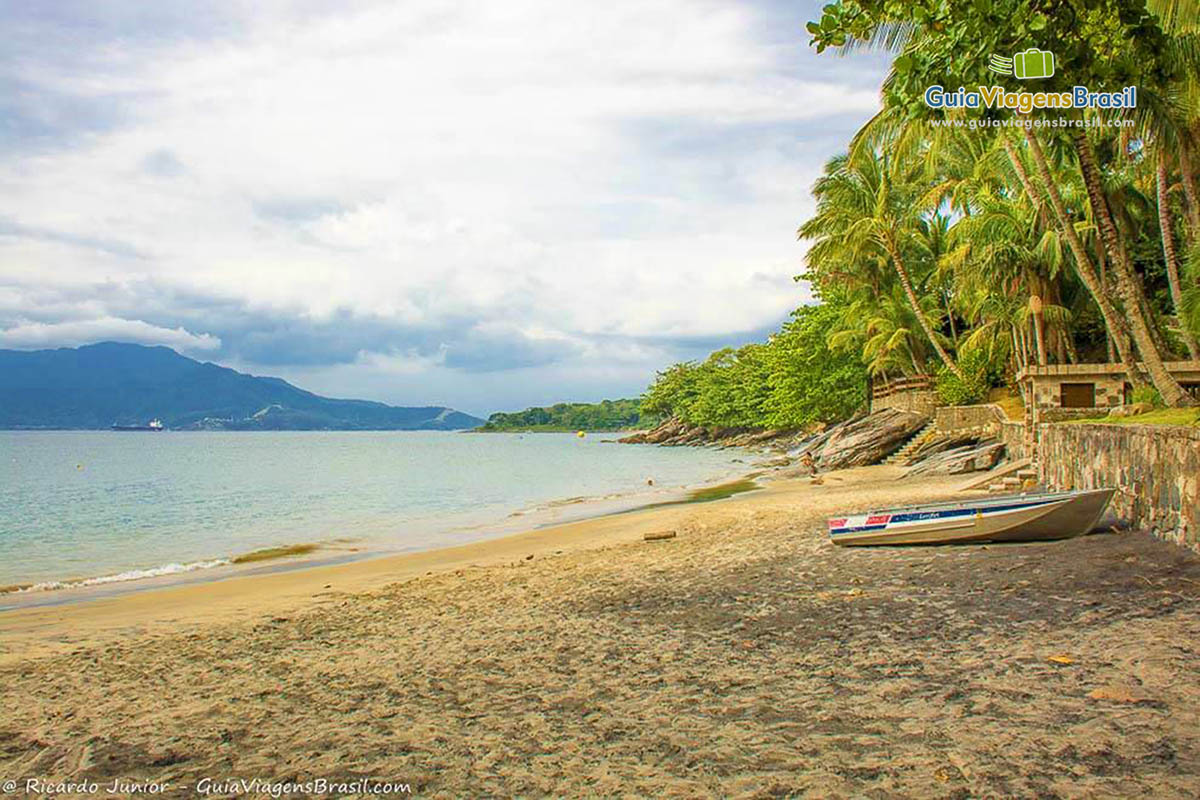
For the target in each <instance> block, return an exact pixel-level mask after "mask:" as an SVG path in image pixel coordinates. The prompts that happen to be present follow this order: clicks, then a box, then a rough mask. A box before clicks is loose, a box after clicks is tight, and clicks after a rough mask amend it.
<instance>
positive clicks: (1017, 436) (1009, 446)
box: [1000, 419, 1033, 461]
mask: <svg viewBox="0 0 1200 800" xmlns="http://www.w3.org/2000/svg"><path fill="white" fill-rule="evenodd" d="M1028 430H1029V429H1028V428H1026V427H1025V423H1024V422H1017V421H1015V420H1011V419H1006V420H1004V421H1003V422H1001V423H1000V441H1002V442H1004V451H1005V453H1007V454H1008V459H1009V460H1010V461H1019V460H1020V459H1023V458H1029V456H1030V454H1031V453H1032V452H1033V445H1032V443H1031V442H1030V440H1029V433H1028Z"/></svg>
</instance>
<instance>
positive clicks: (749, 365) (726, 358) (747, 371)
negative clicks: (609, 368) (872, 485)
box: [642, 304, 867, 428]
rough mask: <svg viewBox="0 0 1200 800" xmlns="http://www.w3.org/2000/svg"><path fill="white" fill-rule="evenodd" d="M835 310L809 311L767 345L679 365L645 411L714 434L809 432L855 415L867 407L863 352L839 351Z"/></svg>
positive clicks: (662, 377)
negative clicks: (833, 336) (831, 335)
mask: <svg viewBox="0 0 1200 800" xmlns="http://www.w3.org/2000/svg"><path fill="white" fill-rule="evenodd" d="M838 313H839V312H838V309H837V308H836V307H835V306H834V305H833V304H826V305H821V306H805V307H803V308H800V309H799V310H797V311H796V312H795V313H794V314H793V315H792V318H791V319H790V320H789V321H788V322H787V323H785V324H784V326H783V328H782V329H781V330H780V331H779V332H778V333H776V334H775V335H773V336H772V337H771V338H770V339H769V340H768V341H766V342H764V343H762V344H749V345H746V346H745V347H741V348H739V349H737V350H734V349H731V348H726V349H724V350H718V351H717V352H715V353H713V354H712V355H710V356H709V357H708V358H707V359H706V360H705V361H703V362H700V363H695V362H688V363H684V364H676V365H674V366H672V367H670V368H669V369H666V370H664V371H663V372H660V373H659V374H658V378H657V379H656V380H655V382H654V384H653V385H651V386H650V388H649V389H647V390H646V394H645V396H644V397H643V400H642V410H643V411H644V412H645V413H648V414H655V415H660V416H664V417H665V416H674V417H678V418H679V419H681V420H683V421H684V422H686V423H688V424H690V425H698V426H703V427H707V428H741V427H754V428H801V427H804V426H806V425H810V424H812V423H817V422H829V421H832V420H837V419H842V418H844V417H847V416H849V415H851V414H853V413H854V412H855V411H857V410H858V409H860V408H861V407H862V406H863V405H864V404H865V402H866V396H867V395H866V392H867V371H866V369H865V367H864V366H863V365H862V363H861V361H860V359H859V357H858V354H857V353H855V352H852V351H849V350H835V349H834V348H832V347H831V346H830V345H829V341H828V336H827V334H828V331H829V328H830V326H831V325H832V324H833V322H834V320H835V319H836V317H837V314H838Z"/></svg>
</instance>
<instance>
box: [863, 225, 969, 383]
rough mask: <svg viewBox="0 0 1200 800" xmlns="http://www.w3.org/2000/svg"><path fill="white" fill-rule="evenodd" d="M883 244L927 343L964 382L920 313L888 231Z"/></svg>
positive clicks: (914, 294)
mask: <svg viewBox="0 0 1200 800" xmlns="http://www.w3.org/2000/svg"><path fill="white" fill-rule="evenodd" d="M883 244H884V246H885V247H886V248H887V251H888V255H889V256H891V257H892V264H893V266H895V268H896V275H897V276H899V278H900V286H901V288H903V289H904V296H905V297H907V298H908V304H909V305H910V306H912V310H913V314H915V315H916V317H917V323H918V324H919V325H920V326H921V330H923V331H925V338H927V339H929V343H930V344H932V345H933V349H934V350H935V351H936V352H937V354H938V357H939V358H941V359H942V363H943V364H945V365H946V368H947V369H949V370H950V371H951V372H953V373H954V375H955V376H956V377H957V378H958V379H959V380H961V381H963V382H966V380H967V376H966V375H964V374H963V371H962V370H961V369H959V368H958V364H956V363H955V361H954V359H953V358H951V357H950V354H949V353H947V352H946V350H945V348H944V347H942V343H941V342H939V341H938V340H937V336H936V335H934V332H933V328H932V327H931V326H930V325H929V320H927V319H925V315H924V314H922V313H921V304H920V302H918V301H917V293H916V292H915V291H913V285H912V280H911V279H910V278H909V277H908V269H907V268H905V266H904V259H903V258H901V257H900V248H899V247H897V246H896V242H895V240H894V239H893V238H892V237H891V235H890V233H889V235H888V236H886V237H885V238H884V242H883Z"/></svg>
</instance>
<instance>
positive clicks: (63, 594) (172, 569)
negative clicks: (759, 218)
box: [0, 431, 763, 614]
mask: <svg viewBox="0 0 1200 800" xmlns="http://www.w3.org/2000/svg"><path fill="white" fill-rule="evenodd" d="M465 432H473V431H465ZM500 433H508V432H500ZM602 441H604V440H602ZM613 441H615V440H613ZM745 455H746V457H747V459H752V458H754V457H761V456H762V455H763V454H760V453H753V452H750V451H747V452H746V453H745ZM752 466H753V465H752V463H746V464H738V465H727V467H731V468H728V469H726V470H725V471H722V472H720V473H714V474H713V475H710V476H709V477H707V478H704V479H702V480H699V481H696V482H694V483H686V484H682V485H676V486H669V487H657V486H651V487H646V486H642V487H639V488H635V489H632V490H625V491H616V492H610V493H606V494H597V495H589V496H563V497H556V498H549V499H544V500H539V501H536V502H534V503H533V504H531V505H524V506H518V507H515V508H507V509H506V508H494V509H489V511H488V512H486V513H480V512H478V511H473V510H469V509H463V510H460V511H449V512H444V513H441V514H437V515H433V516H419V517H415V518H413V519H410V520H404V521H400V522H397V523H395V525H396V529H397V530H408V531H415V532H416V533H417V535H419V536H420V537H422V538H423V540H424V539H428V540H429V541H428V542H427V543H426V542H424V541H423V542H422V543H417V544H413V543H406V542H397V541H394V539H395V534H394V533H392V534H385V533H382V532H379V531H375V532H370V533H367V534H366V535H361V534H360V535H351V536H350V537H349V538H347V536H345V535H337V532H336V531H331V533H332V535H329V536H323V537H319V538H309V537H308V533H309V532H306V531H296V533H298V534H299V535H298V536H296V538H281V539H279V540H278V541H274V542H267V543H264V544H261V545H259V546H256V547H253V548H252V549H248V550H242V551H233V552H226V553H213V554H206V555H202V556H199V557H193V558H191V559H189V560H173V559H171V558H170V557H169V556H165V557H164V558H163V560H162V561H159V562H158V563H133V564H126V565H121V566H117V567H114V568H112V569H111V571H101V572H98V573H96V574H90V575H89V574H84V575H79V574H74V575H72V574H69V573H68V574H66V575H61V576H56V575H50V576H46V577H38V578H25V577H24V576H14V577H13V578H10V579H8V581H7V582H6V583H3V584H0V614H4V613H7V612H9V611H12V610H14V609H19V608H25V607H34V606H39V605H50V604H53V605H62V604H65V603H70V602H76V601H77V600H79V601H82V600H88V599H91V598H92V597H106V596H111V595H114V594H121V593H124V592H127V591H143V590H145V589H146V588H149V587H155V588H160V587H164V586H173V585H182V584H188V583H195V582H201V581H215V580H224V579H227V578H230V577H236V576H238V575H240V574H245V573H247V572H249V571H250V570H251V569H253V568H260V567H261V566H262V562H264V561H269V562H271V563H272V564H279V565H280V566H278V567H277V568H278V569H302V568H306V567H310V566H321V565H324V564H327V563H329V562H331V561H346V560H361V559H366V558H376V557H387V556H389V555H397V554H406V553H413V552H424V551H427V550H434V549H440V548H443V547H451V546H457V545H459V544H467V543H470V542H474V541H486V540H488V539H492V538H497V537H503V536H509V535H513V534H515V533H520V532H522V531H526V530H530V529H535V528H540V527H546V526H550V525H558V524H564V523H568V522H573V521H578V520H584V519H591V518H594V517H599V516H605V515H609V514H621V513H627V512H630V511H636V510H639V509H641V508H653V507H656V506H659V505H670V504H674V503H678V502H689V501H688V500H687V498H688V497H689V496H690V495H692V494H693V493H697V492H701V491H704V490H707V489H710V488H712V487H714V486H720V485H723V484H726V483H730V482H736V481H739V480H742V479H744V478H746V477H747V475H746V473H747V471H748V470H750V469H751V467H752ZM447 540H449V541H447ZM293 548H304V549H306V550H308V552H301V553H294V554H293V553H281V557H279V558H275V557H269V558H265V559H264V558H262V556H263V555H266V554H268V553H269V552H270V551H287V550H290V549H293ZM350 554H353V555H350ZM47 595H51V597H49V599H39V600H32V599H29V598H31V597H34V596H36V597H39V598H45V597H46V596H47Z"/></svg>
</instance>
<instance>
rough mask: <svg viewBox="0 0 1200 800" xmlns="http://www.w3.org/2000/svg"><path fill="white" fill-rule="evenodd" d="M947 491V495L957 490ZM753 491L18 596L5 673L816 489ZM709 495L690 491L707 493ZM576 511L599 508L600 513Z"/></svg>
mask: <svg viewBox="0 0 1200 800" xmlns="http://www.w3.org/2000/svg"><path fill="white" fill-rule="evenodd" d="M895 475H896V471H895V470H894V469H893V468H890V467H867V468H857V469H852V470H843V471H841V473H829V474H827V475H826V476H824V477H826V478H827V479H829V480H831V481H833V482H834V483H835V484H836V483H839V482H843V481H847V480H849V481H851V482H861V481H863V479H864V478H866V479H867V482H869V483H871V484H872V485H873V486H874V485H876V484H877V483H878V482H879V479H880V478H882V479H883V481H885V482H889V483H894V478H895ZM760 477H761V478H764V479H765V478H766V477H767V476H760ZM941 483H944V484H945V491H946V492H950V491H951V484H953V483H954V482H953V481H942V482H941ZM721 485H723V483H713V484H706V485H705V487H712V486H721ZM756 485H757V486H758V487H759V488H757V489H756V490H754V491H749V492H744V493H738V494H734V495H732V496H728V497H722V498H718V499H717V500H701V501H697V502H690V501H688V500H687V499H686V497H681V496H680V495H683V494H684V492H682V491H681V492H675V493H674V494H675V495H676V499H674V500H673V501H668V502H659V503H649V504H640V505H638V506H636V507H631V508H622V509H608V510H599V511H596V512H595V513H592V514H590V515H588V516H584V517H578V518H573V519H570V520H565V521H554V520H548V521H543V522H542V523H541V524H535V525H533V526H530V525H528V524H527V523H528V522H529V518H528V517H526V518H517V524H519V525H520V527H519V528H516V527H514V528H513V529H510V530H508V531H504V532H500V533H498V534H497V535H494V536H490V537H486V538H480V539H474V540H472V541H468V542H464V543H461V544H454V545H449V546H441V547H435V548H431V549H422V550H412V551H407V552H394V551H393V552H370V551H358V552H351V553H342V554H340V555H338V554H330V553H329V551H328V550H326V551H324V552H325V553H326V554H327V557H325V558H321V557H319V556H318V557H312V558H309V557H301V558H296V559H279V560H274V561H264V562H258V563H254V564H249V565H245V566H243V567H241V568H235V569H229V570H224V568H214V569H211V570H200V571H196V572H192V573H186V574H184V575H171V576H160V577H157V578H145V579H141V580H136V581H126V582H120V583H108V584H100V585H96V586H86V587H78V588H70V589H51V590H45V591H40V592H21V593H12V594H8V595H4V596H0V602H2V601H3V600H10V601H11V600H12V599H13V598H22V600H23V602H19V603H17V604H9V605H6V606H4V607H2V608H0V664H3V663H7V662H9V661H11V660H12V659H14V658H16V657H19V656H23V655H27V654H28V652H29V648H31V647H32V648H34V649H39V647H38V646H39V644H40V645H41V646H47V647H48V650H49V651H58V650H61V649H63V648H65V647H68V646H74V645H77V644H79V643H81V642H85V641H89V640H90V639H91V638H92V637H93V636H95V635H98V634H102V633H113V632H119V631H126V632H129V631H134V630H136V631H143V630H148V629H157V628H161V627H163V626H177V625H183V626H189V627H190V626H192V625H198V624H204V623H206V622H212V621H215V620H217V619H230V618H241V617H245V616H256V615H261V614H265V613H269V612H273V611H278V610H280V609H283V608H287V607H292V606H294V605H295V604H296V603H305V602H309V601H312V602H316V603H318V604H319V603H321V602H324V601H327V600H329V599H331V598H333V597H342V596H344V595H345V594H346V593H360V592H363V591H371V590H375V589H379V588H382V587H383V586H386V585H388V584H391V583H394V582H396V581H398V580H404V579H411V578H414V577H418V576H421V575H425V574H435V573H445V572H450V571H462V570H466V569H476V568H485V567H490V566H496V565H498V564H502V563H510V562H512V561H513V560H514V559H516V560H518V561H520V560H531V559H533V558H537V557H546V556H548V555H551V556H558V555H563V554H564V553H569V552H575V551H578V550H589V549H595V548H597V547H608V546H613V545H617V544H627V543H633V542H638V541H641V537H642V535H643V534H644V533H648V532H651V531H654V530H659V529H663V528H670V527H672V526H674V525H678V524H679V523H680V521H681V520H683V519H684V518H686V517H687V516H689V515H690V514H693V513H695V512H696V511H697V510H699V509H719V508H722V507H727V506H730V505H733V504H737V503H739V502H741V503H747V502H749V503H756V502H758V501H759V499H761V498H771V497H777V496H778V495H780V494H781V493H782V494H787V493H789V492H792V493H794V492H796V491H800V492H802V493H812V490H816V489H818V488H819V487H816V486H812V485H810V484H809V482H808V481H807V480H800V479H777V480H763V481H762V482H761V483H758V484H756ZM897 485H899V484H897ZM705 487H698V488H695V489H692V490H691V491H694V492H703V491H704V490H705ZM579 505H580V506H583V507H585V508H586V507H591V508H595V507H596V506H598V505H599V504H594V505H593V504H579ZM317 552H318V553H321V552H322V551H317Z"/></svg>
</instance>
